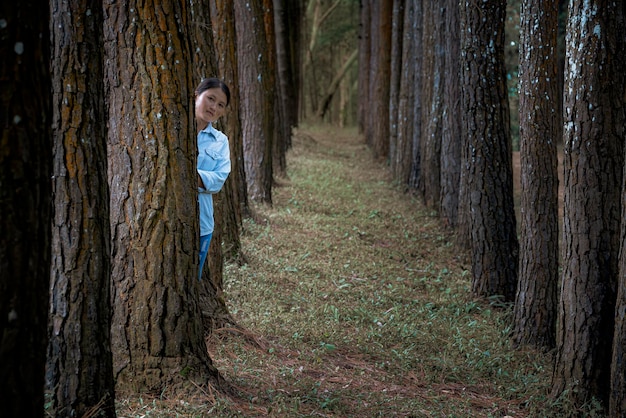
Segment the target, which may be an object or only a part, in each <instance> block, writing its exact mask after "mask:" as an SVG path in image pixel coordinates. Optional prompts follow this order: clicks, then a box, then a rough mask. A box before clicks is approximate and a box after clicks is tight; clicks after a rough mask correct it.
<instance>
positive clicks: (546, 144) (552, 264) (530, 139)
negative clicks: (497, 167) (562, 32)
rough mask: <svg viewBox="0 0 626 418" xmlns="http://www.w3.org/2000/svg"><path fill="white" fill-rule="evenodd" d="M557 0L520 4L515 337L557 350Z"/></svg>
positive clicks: (526, 342)
mask: <svg viewBox="0 0 626 418" xmlns="http://www.w3.org/2000/svg"><path fill="white" fill-rule="evenodd" d="M557 31H558V3H555V2H553V1H545V0H525V1H524V2H522V12H521V19H520V52H519V56H520V71H519V79H520V108H519V113H520V159H521V184H522V189H521V204H520V206H521V209H520V213H521V234H520V235H521V248H520V265H519V274H520V277H519V283H518V288H517V296H516V302H515V311H514V331H513V341H514V343H515V344H516V345H520V344H530V345H533V346H536V347H543V348H547V349H549V348H553V347H554V345H555V334H556V307H557V280H558V268H559V263H558V260H559V245H558V244H559V237H558V229H559V228H558V219H557V217H558V186H559V185H558V183H559V180H558V174H557V143H558V142H559V138H560V137H561V135H562V133H563V131H562V129H561V125H560V123H559V122H560V120H561V118H560V116H559V114H558V110H559V105H558V102H559V101H560V96H559V94H558V92H559V87H558V78H557V53H556V48H557V44H556V43H557Z"/></svg>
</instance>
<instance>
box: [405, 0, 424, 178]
mask: <svg viewBox="0 0 626 418" xmlns="http://www.w3.org/2000/svg"><path fill="white" fill-rule="evenodd" d="M412 3H413V9H414V11H413V16H415V21H414V22H412V28H411V31H412V32H413V34H414V35H413V36H415V44H414V49H415V50H414V51H413V52H411V55H412V57H411V63H410V64H409V65H412V66H413V71H414V78H413V80H414V83H415V84H414V86H410V85H409V86H407V88H412V89H414V90H415V92H414V93H413V101H412V103H411V104H410V106H412V107H413V109H412V111H411V112H410V113H407V114H410V115H411V116H412V119H411V120H412V125H413V126H412V128H411V129H410V133H411V137H410V138H408V137H407V139H409V141H411V147H410V150H411V156H410V158H411V162H410V170H409V180H408V184H409V187H410V188H411V189H413V190H417V188H418V186H419V184H420V181H421V176H422V156H421V148H422V147H421V143H422V103H423V101H422V88H423V86H424V74H423V71H422V65H423V60H422V53H423V36H422V34H423V31H424V25H423V23H424V22H423V19H422V15H423V10H424V1H423V0H413V2H412Z"/></svg>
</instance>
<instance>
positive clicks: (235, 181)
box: [210, 0, 250, 259]
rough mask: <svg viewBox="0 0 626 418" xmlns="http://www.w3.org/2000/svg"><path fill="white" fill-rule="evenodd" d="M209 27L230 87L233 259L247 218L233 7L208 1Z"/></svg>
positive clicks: (227, 123) (228, 208) (227, 190)
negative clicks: (209, 5)
mask: <svg viewBox="0 0 626 418" xmlns="http://www.w3.org/2000/svg"><path fill="white" fill-rule="evenodd" d="M210 3H211V26H212V28H213V34H214V36H213V39H214V43H215V49H216V54H217V57H218V58H219V59H218V60H217V66H218V69H217V72H218V74H220V75H221V77H222V79H223V80H224V82H225V83H226V84H227V85H228V86H229V87H230V102H231V104H230V105H229V106H228V111H227V112H226V114H225V115H224V116H223V117H222V123H221V126H222V127H223V129H224V132H225V133H226V134H227V135H228V141H229V143H230V158H231V166H232V168H231V172H230V175H229V176H228V179H227V180H226V183H225V184H224V190H223V193H224V195H225V196H226V195H232V198H225V199H224V200H225V204H226V205H225V207H224V210H225V211H224V216H225V222H224V253H225V255H226V258H228V259H230V258H235V257H238V256H239V255H240V252H241V240H240V235H239V234H240V231H241V228H242V216H248V215H250V208H249V205H248V190H247V186H246V173H245V167H244V158H243V136H242V132H241V121H240V116H239V103H240V102H241V99H240V97H239V75H238V72H237V51H236V43H237V39H236V34H235V20H234V14H235V11H234V6H233V2H232V1H230V0H214V1H211V2H210Z"/></svg>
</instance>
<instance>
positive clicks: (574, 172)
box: [552, 0, 624, 404]
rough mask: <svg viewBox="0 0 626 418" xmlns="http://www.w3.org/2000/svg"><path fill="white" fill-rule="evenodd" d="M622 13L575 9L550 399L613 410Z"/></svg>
mask: <svg viewBox="0 0 626 418" xmlns="http://www.w3.org/2000/svg"><path fill="white" fill-rule="evenodd" d="M622 7H623V5H622V4H621V3H618V2H612V1H605V0H599V1H583V0H576V1H573V2H571V3H570V10H569V21H568V27H567V37H566V44H567V57H568V62H567V64H566V79H565V97H564V109H563V110H564V129H565V130H564V135H563V136H564V141H565V142H564V157H563V164H564V168H565V185H564V187H565V190H564V204H563V211H564V219H563V257H564V259H563V276H562V284H561V298H560V301H559V314H558V324H557V338H556V345H557V355H556V364H555V369H554V375H553V382H552V385H553V386H552V393H553V395H555V396H557V395H559V394H561V393H562V392H563V391H564V390H566V389H568V388H575V389H576V390H575V391H573V392H571V395H572V397H573V398H574V402H575V403H576V404H582V403H583V402H585V401H587V400H589V399H590V398H591V397H592V396H595V397H597V398H598V399H600V400H601V401H602V402H604V403H605V404H606V403H608V400H609V399H608V398H609V387H610V380H611V379H610V363H611V345H612V340H613V338H612V336H613V326H614V322H615V321H614V318H615V316H614V315H615V300H616V285H617V274H618V251H619V250H618V249H619V245H620V242H619V231H620V229H619V228H620V214H621V210H620V193H621V186H622V185H621V182H622V164H623V161H624V156H623V152H624V151H623V142H624V84H623V83H624V72H623V65H624V51H623V48H622V47H621V45H623V36H624V35H623V29H624V20H623V16H622V13H621V12H620V11H621V10H622Z"/></svg>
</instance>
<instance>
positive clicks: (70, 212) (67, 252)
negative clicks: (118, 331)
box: [46, 0, 115, 417]
mask: <svg viewBox="0 0 626 418" xmlns="http://www.w3.org/2000/svg"><path fill="white" fill-rule="evenodd" d="M51 10H52V13H53V14H52V16H51V17H52V19H53V20H54V22H57V23H58V24H54V25H51V30H52V34H51V35H52V46H53V54H52V57H53V61H52V75H53V84H52V91H53V104H54V105H53V119H52V127H53V136H54V172H53V184H54V216H53V222H52V249H53V253H52V268H51V283H50V318H49V328H50V332H49V335H50V342H49V345H48V359H47V373H46V388H47V390H48V391H50V392H51V393H52V396H51V407H50V410H51V411H53V413H54V415H55V416H84V415H87V414H89V413H95V412H96V411H97V413H98V414H99V416H103V417H114V416H115V395H114V383H113V365H112V361H113V359H112V356H111V331H110V329H111V302H110V285H111V281H110V280H111V264H110V263H111V249H110V226H109V188H108V184H107V151H106V131H107V129H106V122H107V118H106V111H105V105H104V86H103V84H102V45H103V41H102V7H101V4H100V3H99V2H93V1H89V0H86V1H81V2H73V3H72V6H69V4H68V3H67V2H60V1H58V0H53V1H52V3H51Z"/></svg>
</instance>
